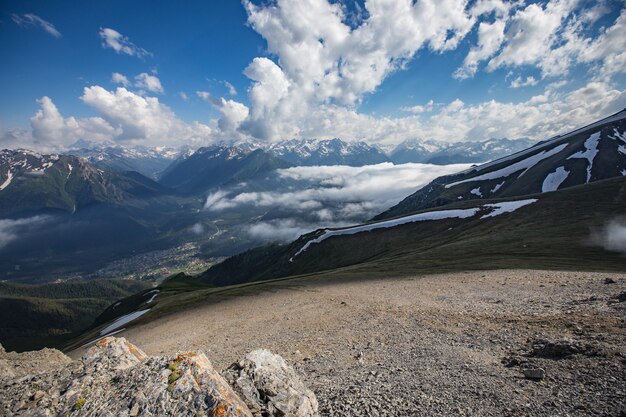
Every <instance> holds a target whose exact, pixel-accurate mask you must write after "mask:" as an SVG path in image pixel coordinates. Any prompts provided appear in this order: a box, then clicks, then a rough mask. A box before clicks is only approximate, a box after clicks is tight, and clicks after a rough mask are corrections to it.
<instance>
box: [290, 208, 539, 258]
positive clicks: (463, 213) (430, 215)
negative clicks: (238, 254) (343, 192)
mask: <svg viewBox="0 0 626 417" xmlns="http://www.w3.org/2000/svg"><path fill="white" fill-rule="evenodd" d="M536 201H537V199H536V198H531V199H527V200H518V201H503V202H499V203H491V204H485V205H484V206H479V207H472V208H468V209H455V210H438V211H429V212H427V213H419V214H413V215H411V216H406V217H400V218H398V219H391V220H386V221H383V222H379V223H372V224H364V225H361V226H355V227H349V228H346V229H339V230H328V229H327V230H324V233H322V234H321V235H320V236H318V237H316V238H315V239H311V240H309V241H308V242H306V243H305V244H304V246H302V248H300V250H298V252H296V254H295V255H293V257H291V259H289V261H290V262H292V261H293V259H294V258H295V257H296V256H298V255H300V254H301V253H302V252H304V251H305V250H307V249H308V248H309V247H310V246H311V245H313V244H315V243H320V242H323V241H324V240H326V239H328V238H331V237H333V236H344V235H354V234H357V233H362V232H369V231H372V230H377V229H388V228H391V227H396V226H400V225H403V224H407V223H414V222H421V221H430V220H443V219H452V218H458V219H467V218H469V217H473V216H475V215H476V214H478V212H479V211H481V210H484V209H485V208H489V209H492V211H491V212H490V213H488V214H486V215H484V216H482V217H481V219H485V218H488V217H495V216H499V215H500V214H504V213H511V212H513V211H515V210H517V209H519V208H521V207H524V206H527V205H529V204H532V203H535V202H536Z"/></svg>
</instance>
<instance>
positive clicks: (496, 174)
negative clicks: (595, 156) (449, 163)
mask: <svg viewBox="0 0 626 417" xmlns="http://www.w3.org/2000/svg"><path fill="white" fill-rule="evenodd" d="M567 145H569V144H568V143H563V144H561V145H559V146H555V147H554V148H552V149H550V150H546V151H541V152H539V153H537V154H535V155H532V156H529V157H528V158H526V159H522V160H521V161H518V162H516V163H514V164H511V165H508V166H505V167H504V168H500V169H497V170H495V171H491V172H487V173H485V174H482V175H479V176H477V177H472V178H467V179H464V180H461V181H456V182H452V183H450V184H446V185H445V187H446V188H450V187H454V186H455V185H459V184H464V183H466V182H474V181H487V180H495V179H498V178H506V177H508V176H509V175H512V174H515V173H516V172H519V171H522V170H524V171H523V172H522V173H521V174H519V175H518V178H519V177H521V176H522V175H524V174H525V173H526V171H528V170H529V169H531V168H532V167H534V166H535V165H537V164H538V163H539V162H541V161H543V160H544V159H547V158H549V157H551V156H553V155H556V154H558V153H559V152H561V151H562V150H563V149H565V148H566V147H567Z"/></svg>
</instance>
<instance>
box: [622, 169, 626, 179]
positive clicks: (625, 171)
mask: <svg viewBox="0 0 626 417" xmlns="http://www.w3.org/2000/svg"><path fill="white" fill-rule="evenodd" d="M622 175H623V176H625V177H626V169H623V170H622Z"/></svg>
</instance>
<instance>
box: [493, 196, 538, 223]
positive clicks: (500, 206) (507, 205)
mask: <svg viewBox="0 0 626 417" xmlns="http://www.w3.org/2000/svg"><path fill="white" fill-rule="evenodd" d="M536 202H537V199H536V198H529V199H527V200H518V201H504V202H502V203H493V204H485V205H484V207H489V208H493V211H492V212H491V213H488V214H485V215H484V216H482V217H481V219H486V218H489V217H496V216H499V215H501V214H504V213H512V212H514V211H515V210H517V209H518V208H521V207H524V206H527V205H529V204H532V203H536Z"/></svg>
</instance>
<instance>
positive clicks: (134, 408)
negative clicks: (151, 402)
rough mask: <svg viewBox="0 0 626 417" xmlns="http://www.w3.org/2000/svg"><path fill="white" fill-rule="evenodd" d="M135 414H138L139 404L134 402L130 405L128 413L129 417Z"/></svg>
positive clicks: (134, 416)
mask: <svg viewBox="0 0 626 417" xmlns="http://www.w3.org/2000/svg"><path fill="white" fill-rule="evenodd" d="M137 414H139V404H137V403H135V404H133V406H132V407H131V409H130V413H129V415H130V417H137Z"/></svg>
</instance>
